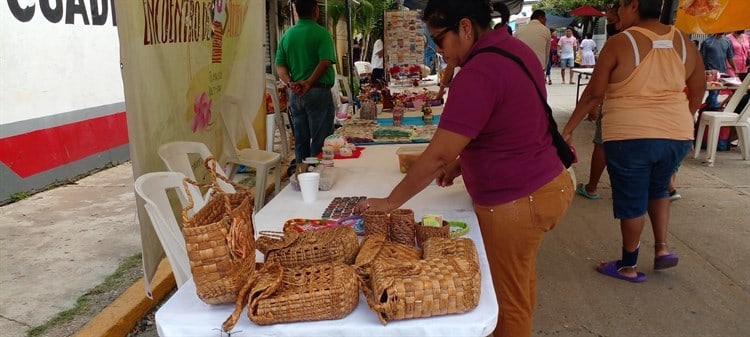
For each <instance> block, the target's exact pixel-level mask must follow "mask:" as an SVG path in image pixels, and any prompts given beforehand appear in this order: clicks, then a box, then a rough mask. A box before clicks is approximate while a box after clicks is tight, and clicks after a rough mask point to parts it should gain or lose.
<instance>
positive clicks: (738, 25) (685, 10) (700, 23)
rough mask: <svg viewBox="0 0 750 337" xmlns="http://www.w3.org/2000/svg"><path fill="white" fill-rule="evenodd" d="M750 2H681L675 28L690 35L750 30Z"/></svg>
mask: <svg viewBox="0 0 750 337" xmlns="http://www.w3.org/2000/svg"><path fill="white" fill-rule="evenodd" d="M748 13H750V1H747V0H680V5H679V7H678V9H677V18H676V20H675V27H677V28H678V29H679V30H681V31H683V32H684V33H688V34H716V33H729V32H734V31H738V30H745V29H750V15H748Z"/></svg>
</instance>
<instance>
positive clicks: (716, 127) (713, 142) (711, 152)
mask: <svg viewBox="0 0 750 337" xmlns="http://www.w3.org/2000/svg"><path fill="white" fill-rule="evenodd" d="M720 130H721V124H720V123H712V124H711V125H709V129H708V145H707V150H708V157H707V158H708V166H714V161H715V160H716V147H717V146H718V145H719V131H720Z"/></svg>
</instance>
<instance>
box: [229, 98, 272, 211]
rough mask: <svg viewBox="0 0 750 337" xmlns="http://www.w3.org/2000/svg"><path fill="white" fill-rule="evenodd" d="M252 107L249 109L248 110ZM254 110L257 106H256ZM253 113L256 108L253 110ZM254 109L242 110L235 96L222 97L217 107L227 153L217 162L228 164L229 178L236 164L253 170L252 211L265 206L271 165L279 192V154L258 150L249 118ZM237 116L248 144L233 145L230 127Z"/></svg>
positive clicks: (234, 141)
mask: <svg viewBox="0 0 750 337" xmlns="http://www.w3.org/2000/svg"><path fill="white" fill-rule="evenodd" d="M250 110H252V109H250ZM256 110H257V109H256ZM256 112H257V111H256ZM256 112H247V111H243V110H242V109H241V106H240V102H239V100H238V99H237V98H236V97H232V96H224V100H223V102H222V106H221V119H222V120H223V121H224V131H225V134H226V135H227V136H228V137H229V142H230V144H229V146H228V150H229V151H228V152H229V153H228V154H224V155H223V158H222V159H221V160H219V162H221V163H223V162H227V163H228V164H230V165H229V166H230V168H229V170H228V171H229V178H230V179H231V178H232V176H233V175H234V172H235V171H236V168H235V167H234V166H235V165H236V164H241V165H245V166H248V167H252V168H254V169H255V173H256V174H255V207H254V211H253V212H257V211H258V210H260V209H261V207H263V205H265V198H266V179H267V177H268V173H269V172H270V170H271V168H274V178H275V179H276V181H275V185H274V191H275V193H277V194H278V193H279V189H280V186H281V165H282V162H281V155H280V154H278V153H275V152H269V151H265V150H261V149H260V146H259V145H258V139H257V138H256V136H255V129H254V128H253V123H252V120H253V118H254V116H255V114H256ZM237 115H239V116H240V118H241V120H242V125H243V126H244V129H245V133H246V135H247V138H248V140H249V141H250V147H249V148H244V149H239V148H237V137H236V136H235V134H234V126H235V123H236V121H237Z"/></svg>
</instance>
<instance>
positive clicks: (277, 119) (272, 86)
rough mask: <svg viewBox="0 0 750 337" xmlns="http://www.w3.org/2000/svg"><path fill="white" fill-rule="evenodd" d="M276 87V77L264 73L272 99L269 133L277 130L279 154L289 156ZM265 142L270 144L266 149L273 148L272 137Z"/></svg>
mask: <svg viewBox="0 0 750 337" xmlns="http://www.w3.org/2000/svg"><path fill="white" fill-rule="evenodd" d="M277 90H278V89H277V88H276V77H274V76H273V75H271V74H266V91H268V93H269V94H270V95H271V100H272V101H273V110H274V111H273V115H274V125H273V128H272V130H271V132H270V134H271V135H273V134H274V132H275V131H273V129H276V130H279V138H281V155H282V157H283V158H289V138H287V135H286V123H285V122H284V114H283V113H282V112H281V104H280V103H279V102H280V101H279V95H278V91H277ZM266 142H268V143H269V144H271V146H270V147H268V146H266V149H273V137H271V139H266Z"/></svg>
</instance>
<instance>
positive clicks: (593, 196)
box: [576, 183, 601, 200]
mask: <svg viewBox="0 0 750 337" xmlns="http://www.w3.org/2000/svg"><path fill="white" fill-rule="evenodd" d="M576 193H578V194H580V195H582V196H584V197H586V198H589V199H594V200H595V199H600V198H601V196H600V195H599V193H593V194H591V193H589V192H588V191H586V187H585V186H583V183H580V184H578V186H576Z"/></svg>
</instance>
